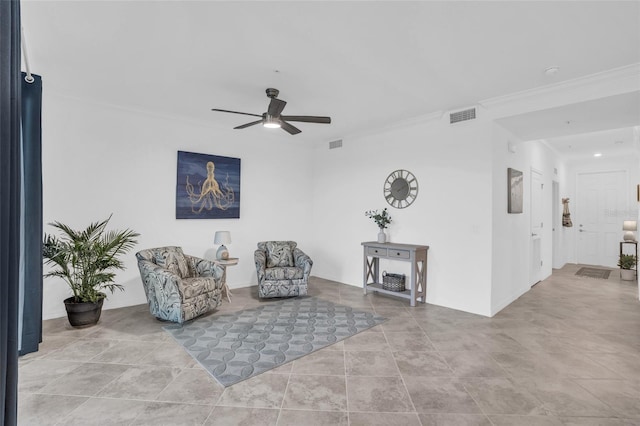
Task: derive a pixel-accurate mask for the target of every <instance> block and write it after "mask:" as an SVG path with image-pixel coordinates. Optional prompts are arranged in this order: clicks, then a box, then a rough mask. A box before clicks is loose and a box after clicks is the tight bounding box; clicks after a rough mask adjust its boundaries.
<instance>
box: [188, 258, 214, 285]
mask: <svg viewBox="0 0 640 426" xmlns="http://www.w3.org/2000/svg"><path fill="white" fill-rule="evenodd" d="M184 257H185V258H186V259H187V262H189V269H190V270H191V271H192V273H193V276H194V277H213V278H215V279H216V281H218V280H221V279H222V276H223V275H224V267H223V266H220V265H218V264H216V263H215V262H212V261H210V260H207V259H202V258H199V257H195V256H190V255H188V254H185V255H184Z"/></svg>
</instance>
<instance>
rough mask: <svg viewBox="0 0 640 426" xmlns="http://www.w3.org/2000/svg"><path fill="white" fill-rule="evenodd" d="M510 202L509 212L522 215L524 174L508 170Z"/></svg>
mask: <svg viewBox="0 0 640 426" xmlns="http://www.w3.org/2000/svg"><path fill="white" fill-rule="evenodd" d="M507 185H508V192H507V194H508V201H507V212H509V213H522V200H523V198H524V182H523V179H522V172H521V171H519V170H516V169H512V168H508V169H507Z"/></svg>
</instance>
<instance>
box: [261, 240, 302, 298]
mask: <svg viewBox="0 0 640 426" xmlns="http://www.w3.org/2000/svg"><path fill="white" fill-rule="evenodd" d="M296 245H297V244H296V242H295V241H263V242H260V243H258V249H257V250H256V251H255V253H254V260H255V262H256V271H257V273H258V296H259V297H261V298H268V297H290V296H304V295H305V294H307V283H308V281H309V274H311V266H313V262H312V261H311V259H310V258H309V256H307V255H306V254H305V253H304V252H303V251H302V250H300V249H299V248H297V247H296Z"/></svg>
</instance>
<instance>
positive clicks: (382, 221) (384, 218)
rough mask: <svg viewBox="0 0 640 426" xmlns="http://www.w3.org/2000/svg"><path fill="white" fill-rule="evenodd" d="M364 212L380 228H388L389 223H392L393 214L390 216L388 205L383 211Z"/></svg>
mask: <svg viewBox="0 0 640 426" xmlns="http://www.w3.org/2000/svg"><path fill="white" fill-rule="evenodd" d="M364 214H365V216H367V217H370V218H371V219H373V221H374V222H375V223H376V225H378V228H380V229H386V228H387V225H389V224H390V223H391V216H389V212H388V211H387V208H386V207H385V208H384V209H383V210H382V213H378V210H369V211H366V212H365V213H364Z"/></svg>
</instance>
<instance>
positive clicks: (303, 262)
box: [293, 247, 313, 278]
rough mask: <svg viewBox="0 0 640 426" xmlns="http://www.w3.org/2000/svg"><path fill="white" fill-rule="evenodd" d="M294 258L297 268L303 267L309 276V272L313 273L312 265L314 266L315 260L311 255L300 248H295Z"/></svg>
mask: <svg viewBox="0 0 640 426" xmlns="http://www.w3.org/2000/svg"><path fill="white" fill-rule="evenodd" d="M293 259H294V262H295V265H296V267H297V268H302V270H303V273H304V275H305V276H306V277H307V278H308V277H309V274H311V267H312V266H313V261H312V260H311V258H310V257H309V256H307V255H306V254H305V252H303V251H302V250H300V249H299V248H297V247H296V248H295V249H294V250H293Z"/></svg>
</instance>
